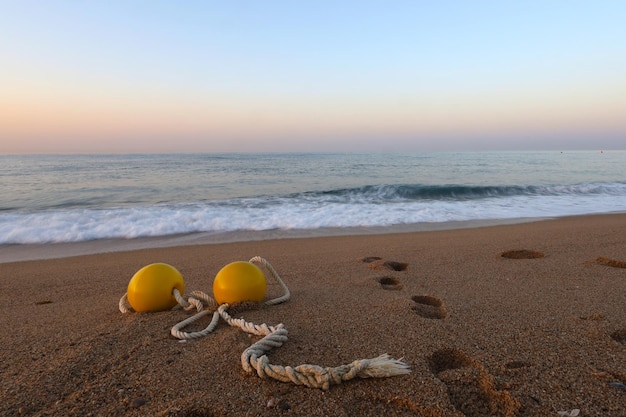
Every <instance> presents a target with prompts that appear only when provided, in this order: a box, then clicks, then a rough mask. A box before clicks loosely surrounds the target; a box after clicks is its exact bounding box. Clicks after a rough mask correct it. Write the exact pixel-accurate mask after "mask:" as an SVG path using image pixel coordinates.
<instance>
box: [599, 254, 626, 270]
mask: <svg viewBox="0 0 626 417" xmlns="http://www.w3.org/2000/svg"><path fill="white" fill-rule="evenodd" d="M596 262H597V263H599V264H601V265H606V266H612V267H613V268H626V262H624V261H619V260H617V259H609V258H605V257H603V256H598V257H597V258H596Z"/></svg>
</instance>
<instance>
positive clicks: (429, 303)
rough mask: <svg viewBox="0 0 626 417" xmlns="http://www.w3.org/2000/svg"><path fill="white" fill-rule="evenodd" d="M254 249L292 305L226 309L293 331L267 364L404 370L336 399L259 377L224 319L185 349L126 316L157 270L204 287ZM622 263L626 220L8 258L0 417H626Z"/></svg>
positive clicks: (248, 339)
mask: <svg viewBox="0 0 626 417" xmlns="http://www.w3.org/2000/svg"><path fill="white" fill-rule="evenodd" d="M0 250H1V249H0ZM255 255H260V256H262V257H264V258H265V259H267V260H268V261H269V262H271V264H272V265H273V266H274V268H275V269H276V270H277V271H278V273H279V274H280V276H281V277H282V278H283V280H284V281H285V283H286V284H287V286H288V287H289V289H290V291H291V298H290V300H289V301H287V302H286V303H283V304H279V305H276V306H267V307H260V308H252V309H240V310H239V311H235V310H233V311H231V313H232V315H233V317H243V318H245V319H246V320H247V321H250V322H254V323H257V324H261V323H267V324H268V325H277V324H278V323H283V324H284V325H285V327H286V329H287V330H288V331H289V334H288V336H289V339H288V340H287V341H286V343H285V344H284V345H283V346H281V347H279V348H276V349H273V350H272V351H271V352H269V354H268V357H269V360H270V362H271V363H272V364H280V365H284V366H285V365H290V366H296V365H300V364H305V363H306V364H315V365H320V366H323V367H337V366H340V365H343V364H348V363H350V362H352V361H354V360H356V359H364V358H374V357H377V356H379V355H381V354H384V353H388V354H389V355H391V356H392V357H394V358H398V359H399V358H402V359H403V361H404V362H405V363H407V364H408V365H409V366H410V368H411V373H409V374H407V375H400V376H395V377H391V378H385V379H379V378H368V379H359V378H356V379H352V380H350V381H346V382H343V383H341V384H339V385H333V386H331V387H330V389H328V390H321V389H315V388H307V387H303V386H297V385H295V384H293V383H284V382H279V381H276V380H273V379H261V378H260V377H259V376H257V375H256V374H249V373H246V372H244V371H243V369H242V366H241V361H240V355H241V353H242V352H243V351H244V350H245V349H246V348H247V347H248V346H249V345H250V344H251V343H253V342H255V341H257V340H258V339H260V337H259V336H251V335H249V334H247V333H245V332H243V331H242V330H240V329H238V328H235V327H229V326H228V325H227V324H225V323H224V322H223V321H222V322H220V323H219V324H218V326H217V327H216V329H215V330H214V331H213V333H211V334H210V335H208V336H206V337H204V338H200V339H197V340H194V341H188V342H185V343H181V342H180V341H179V340H177V339H176V338H174V337H172V336H171V335H170V329H171V327H172V326H173V325H175V324H176V323H178V322H180V321H181V320H183V319H185V318H187V317H189V316H190V315H191V314H192V313H190V312H188V311H184V310H175V311H164V312H154V313H127V314H122V313H121V312H120V311H119V309H118V301H119V299H120V297H121V296H122V295H123V294H124V292H125V291H126V287H127V285H128V281H129V279H130V278H131V277H132V275H133V274H134V273H135V271H137V270H138V269H140V268H141V267H142V266H144V265H147V264H149V263H153V262H165V263H169V264H171V265H173V266H175V267H176V268H177V269H178V270H179V271H180V272H181V273H182V274H183V276H184V278H185V286H186V288H185V292H186V293H188V292H191V291H193V290H200V291H204V292H207V293H211V288H212V281H213V277H214V276H215V274H216V273H217V272H218V271H219V270H220V268H221V267H222V266H224V265H226V264H228V263H230V262H232V261H235V260H248V259H250V258H252V257H253V256H255ZM502 255H506V256H502ZM625 261H626V214H611V215H598V216H582V217H569V218H563V219H554V220H544V221H538V222H533V223H523V224H509V225H497V226H488V227H477V228H465V229H455V230H437V231H418V232H411V233H393V234H373V235H368V234H362V235H358V236H330V237H310V238H288V239H285V238H280V239H271V240H255V241H242V242H231V243H219V244H194V245H184V246H178V247H153V248H149V249H141V250H132V251H122V252H107V253H100V254H91V255H82V256H74V257H65V258H55V259H43V260H33V261H22V262H6V263H2V264H0V284H1V288H2V291H1V292H0V297H1V303H0V305H1V306H2V307H1V309H2V314H1V319H0V320H1V323H2V325H3V328H4V329H5V332H4V335H3V336H2V361H1V364H0V377H1V378H0V379H1V381H2V382H0V384H1V385H2V400H3V401H1V402H0V415H3V416H4V415H6V416H12V415H33V416H43V415H81V416H84V415H94V416H96V415H103V416H107V415H112V416H145V415H153V416H243V415H250V416H256V415H259V416H275V415H298V416H381V415H386V416H464V415H465V416H470V417H472V416H488V415H493V416H552V415H554V416H558V415H559V414H558V412H559V411H563V412H570V411H571V410H574V409H579V410H580V414H579V415H580V416H625V415H626V411H625V404H626V390H625V388H624V384H626V268H624V266H626V265H625V264H624V262H625ZM280 294H281V288H280V287H279V286H278V285H276V284H273V283H272V281H271V280H270V285H269V287H268V295H267V298H271V297H274V296H278V295H280ZM208 322H209V319H208V318H207V317H205V318H203V319H202V320H200V321H199V322H198V323H196V324H194V325H192V326H190V329H191V330H200V329H202V328H204V327H205V326H207V325H208Z"/></svg>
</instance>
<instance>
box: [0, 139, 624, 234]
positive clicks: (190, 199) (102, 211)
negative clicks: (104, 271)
mask: <svg viewBox="0 0 626 417" xmlns="http://www.w3.org/2000/svg"><path fill="white" fill-rule="evenodd" d="M624 211H626V152H625V151H606V152H600V151H596V152H563V153H561V152H464V153H407V154H401V153H366V154H353V153H348V154H343V153H342V154H317V153H303V154H295V153H289V154H163V155H153V154H145V155H143V154H141V155H140V154H133V155H0V244H15V243H49V242H81V241H88V240H96V239H108V238H123V239H131V238H136V237H148V236H167V235H174V234H181V233H182V234H184V233H195V232H204V233H211V234H219V233H226V232H240V231H258V230H313V229H322V228H349V227H377V226H397V225H410V224H416V223H440V222H450V221H467V220H498V219H516V218H544V217H558V216H566V215H578V214H592V213H607V212H624Z"/></svg>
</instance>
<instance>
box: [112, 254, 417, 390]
mask: <svg viewBox="0 0 626 417" xmlns="http://www.w3.org/2000/svg"><path fill="white" fill-rule="evenodd" d="M249 262H251V263H257V264H260V265H262V266H263V267H265V269H267V270H268V271H269V272H270V274H271V275H272V277H273V278H274V280H275V281H276V282H278V284H280V286H281V287H282V288H283V291H284V294H283V295H281V296H280V297H277V298H274V299H271V300H268V301H265V302H264V303H263V304H264V305H268V306H270V305H275V304H280V303H283V302H285V301H287V300H289V298H290V296H291V292H290V291H289V288H287V285H286V284H285V283H284V281H283V280H282V279H281V278H280V276H279V275H278V273H277V272H276V270H275V269H274V268H273V267H272V265H271V264H270V263H269V262H268V261H266V260H265V259H263V258H261V257H260V256H255V257H254V258H252V259H250V261H249ZM172 295H173V296H174V298H176V301H177V302H178V306H180V307H182V308H183V309H185V310H191V309H193V308H195V309H196V311H197V313H196V314H195V315H193V316H191V317H189V318H187V319H185V320H183V321H181V322H180V323H178V324H176V325H175V326H174V327H172V330H171V331H170V333H171V335H172V336H174V337H176V338H177V339H181V340H189V339H197V338H200V337H204V336H206V335H208V334H209V333H211V332H212V331H213V330H214V329H215V327H216V326H217V324H218V322H219V318H220V317H221V318H222V319H224V321H225V322H226V323H228V325H230V326H233V327H239V328H240V329H241V330H243V331H244V332H246V333H249V334H254V335H257V336H263V338H262V339H261V340H259V341H257V342H255V343H253V344H252V345H250V346H249V347H248V348H247V349H246V350H244V351H243V353H242V354H241V366H242V367H243V369H244V371H246V372H248V373H254V372H256V373H257V375H259V377H261V378H267V377H269V378H273V379H276V380H279V381H281V382H293V383H294V384H296V385H304V386H306V387H310V388H321V389H323V390H327V389H329V387H330V386H331V385H337V384H340V383H342V382H343V381H349V380H351V379H353V378H356V377H359V378H385V377H390V376H396V375H403V374H408V373H409V372H411V370H410V369H409V365H407V364H406V363H404V362H402V359H394V358H392V357H391V356H389V355H387V354H383V355H380V356H378V357H376V358H372V359H359V360H355V361H353V362H352V363H349V364H346V365H341V366H338V367H335V368H328V367H321V366H317V365H309V364H304V365H299V366H296V367H295V368H294V367H291V366H280V365H272V364H270V362H269V358H268V357H267V353H268V352H269V351H270V350H272V349H273V348H277V347H280V346H282V345H283V344H284V343H285V342H286V341H287V333H288V332H287V329H286V328H285V326H284V325H283V324H282V323H280V324H278V325H276V326H268V325H267V324H264V323H263V324H254V323H252V322H247V321H245V320H244V319H242V318H239V319H235V318H232V317H231V316H230V315H229V314H228V313H227V312H226V309H227V308H228V307H229V305H228V304H222V305H220V306H218V305H217V302H216V301H215V300H214V299H213V298H212V297H211V296H209V295H207V294H206V293H203V292H202V291H194V292H192V293H191V295H190V296H188V297H187V298H185V297H184V296H183V295H181V294H180V292H179V291H178V290H177V289H174V290H173V291H172ZM178 306H177V307H178ZM205 306H207V309H206V310H205V309H204V308H205ZM119 309H120V311H121V312H122V313H128V312H131V311H133V310H132V307H131V306H130V304H129V303H128V297H127V294H124V295H123V296H122V298H121V299H120V302H119ZM211 313H213V317H212V319H211V322H210V323H209V325H208V326H207V327H206V328H205V329H204V330H201V331H198V332H184V331H182V329H183V328H184V327H186V326H188V325H190V324H192V323H194V322H196V321H198V320H199V319H201V318H202V317H204V316H207V315H209V314H211Z"/></svg>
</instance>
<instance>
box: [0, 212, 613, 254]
mask: <svg viewBox="0 0 626 417" xmlns="http://www.w3.org/2000/svg"><path fill="white" fill-rule="evenodd" d="M595 215H596V214H590V216H595ZM600 215H604V214H600ZM567 217H570V216H567ZM573 217H577V216H573ZM549 219H553V218H552V217H537V218H535V217H533V218H513V219H485V220H465V221H450V222H440V223H415V224H404V225H394V226H374V227H342V228H320V229H303V230H301V229H290V230H262V231H235V232H223V233H206V232H198V233H188V234H178V235H167V236H155V237H140V238H135V239H98V240H88V241H81V242H61V243H33V244H4V245H0V264H3V263H9V262H24V261H35V260H43V259H59V258H68V257H73V256H82V255H95V254H104V253H115V252H127V251H133V250H141V249H156V248H171V247H178V246H195V245H208V244H223V243H237V242H248V241H264V240H274V239H307V238H317V237H332V236H368V235H385V234H396V233H414V232H432V231H438V230H457V229H474V228H482V227H489V226H499V225H509V224H519V223H533V222H539V221H544V220H549Z"/></svg>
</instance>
